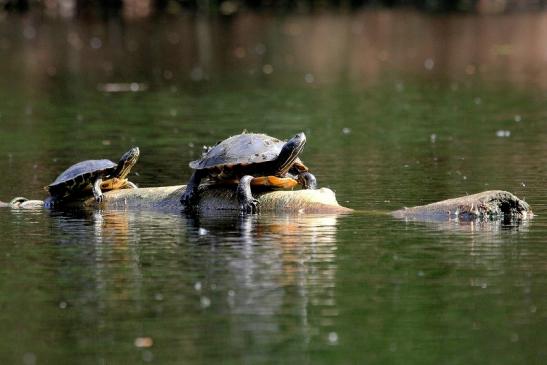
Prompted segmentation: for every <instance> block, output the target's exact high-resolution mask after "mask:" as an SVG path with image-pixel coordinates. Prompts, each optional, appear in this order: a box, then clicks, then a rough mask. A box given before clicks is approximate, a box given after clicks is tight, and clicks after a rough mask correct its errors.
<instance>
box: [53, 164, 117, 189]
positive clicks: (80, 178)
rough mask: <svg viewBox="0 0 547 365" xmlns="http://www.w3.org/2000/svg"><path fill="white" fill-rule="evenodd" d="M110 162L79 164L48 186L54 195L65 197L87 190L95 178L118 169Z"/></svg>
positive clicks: (71, 167)
mask: <svg viewBox="0 0 547 365" xmlns="http://www.w3.org/2000/svg"><path fill="white" fill-rule="evenodd" d="M116 166H117V164H116V163H114V162H112V161H110V160H87V161H82V162H78V163H77V164H74V165H72V166H70V167H69V168H68V169H66V170H65V171H63V172H62V173H61V174H60V175H59V176H58V177H57V178H56V179H55V181H54V182H52V183H51V184H49V185H48V187H47V188H48V190H49V192H50V193H51V194H52V195H63V193H64V194H67V193H70V192H73V191H77V190H80V189H84V188H86V187H87V186H88V185H89V184H91V183H92V182H93V179H94V178H95V177H101V176H106V175H108V174H110V173H112V172H114V169H115V168H116Z"/></svg>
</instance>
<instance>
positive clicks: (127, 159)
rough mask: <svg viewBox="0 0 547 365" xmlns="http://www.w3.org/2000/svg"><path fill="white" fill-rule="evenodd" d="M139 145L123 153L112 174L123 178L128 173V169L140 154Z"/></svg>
mask: <svg viewBox="0 0 547 365" xmlns="http://www.w3.org/2000/svg"><path fill="white" fill-rule="evenodd" d="M140 153H141V152H140V150H139V147H133V148H131V149H130V150H129V151H127V152H126V153H124V154H123V156H122V157H121V158H120V162H118V167H116V171H115V172H114V176H115V177H117V178H119V179H125V178H126V177H127V175H129V171H130V170H131V168H132V167H133V165H135V164H136V163H137V160H138V159H139V155H140Z"/></svg>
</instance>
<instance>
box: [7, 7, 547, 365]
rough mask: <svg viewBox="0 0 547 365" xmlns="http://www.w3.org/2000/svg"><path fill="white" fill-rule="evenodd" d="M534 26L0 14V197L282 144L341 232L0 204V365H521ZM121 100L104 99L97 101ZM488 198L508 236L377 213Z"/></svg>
mask: <svg viewBox="0 0 547 365" xmlns="http://www.w3.org/2000/svg"><path fill="white" fill-rule="evenodd" d="M545 39H547V15H546V14H544V13H536V14H528V13H527V14H516V15H506V16H481V15H463V14H461V15H436V16H432V15H424V14H421V13H416V12H412V11H400V10H397V11H385V10H374V11H372V10H371V11H363V12H357V13H351V14H335V13H318V14H315V15H303V14H296V15H284V16H274V15H270V14H268V13H263V14H256V13H241V14H238V15H236V16H232V17H216V16H210V15H185V14H183V15H179V16H176V17H173V16H163V17H155V18H150V19H133V20H121V19H118V18H114V19H108V20H93V19H84V20H81V19H80V20H78V21H76V20H74V19H66V18H61V17H60V18H51V17H49V18H48V17H43V16H40V15H36V14H33V13H26V14H23V15H20V16H19V15H18V16H2V17H0V60H1V62H0V138H1V143H0V171H1V172H2V173H1V175H0V198H1V199H2V200H9V199H10V198H12V197H13V196H18V195H23V196H27V197H29V198H44V197H45V192H44V191H43V190H42V187H43V186H45V185H47V184H49V183H50V182H51V181H52V180H53V179H54V178H55V177H56V176H57V174H58V173H59V172H60V171H62V170H63V169H65V168H66V167H67V166H69V165H70V164H72V163H74V162H77V161H79V160H83V159H90V158H109V159H114V160H115V159H117V158H118V157H119V156H121V154H122V153H123V152H124V151H125V150H127V149H128V148H129V147H130V146H133V145H138V146H139V147H140V148H141V153H142V155H141V159H140V161H139V163H138V164H137V166H136V167H135V168H134V169H133V172H132V174H131V176H130V178H131V180H132V181H134V182H135V183H137V184H138V185H139V186H164V185H174V184H181V183H184V182H185V181H186V180H187V179H188V178H189V176H190V174H191V171H190V169H189V168H188V167H187V163H188V161H190V160H192V159H195V158H197V157H198V156H199V155H200V153H201V147H202V145H205V144H207V145H209V144H212V143H215V142H216V141H218V140H220V139H223V138H225V137H227V136H229V135H231V134H235V133H239V132H241V131H242V130H244V129H246V130H248V131H255V132H265V133H268V134H271V135H274V136H276V137H280V138H287V137H290V136H291V135H293V134H294V133H296V132H299V131H304V132H306V135H307V136H308V144H307V146H306V149H305V151H304V153H303V155H302V158H303V160H304V161H305V162H306V164H307V165H309V167H310V168H311V170H312V171H313V172H314V173H315V174H316V176H317V178H318V181H319V184H320V185H321V186H326V187H330V188H332V189H333V190H335V191H336V193H337V197H338V199H339V201H340V202H341V203H342V204H343V205H346V206H349V207H351V208H354V209H356V213H354V214H351V215H344V216H324V215H319V216H315V215H312V216H286V215H269V214H262V215H259V216H253V217H246V218H240V217H233V216H220V217H201V218H199V219H198V218H197V219H187V218H185V217H184V216H182V215H179V214H173V215H169V214H163V213H156V212H147V211H143V212H139V211H129V212H125V211H84V212H65V213H58V212H57V213H50V212H47V211H41V210H39V211H11V210H2V211H0V228H1V232H2V238H1V239H0V245H1V248H2V250H1V251H2V253H1V254H0V323H2V324H3V326H4V331H3V332H2V333H3V334H2V335H0V359H1V360H2V362H4V363H21V362H22V363H25V364H32V363H75V362H77V363H127V362H132V363H134V362H156V363H180V362H184V363H211V362H223V363H272V362H280V363H296V362H300V363H314V364H316V363H362V362H370V363H419V364H424V363H432V364H433V363H435V364H436V363H441V362H442V363H463V362H472V363H481V364H482V363H493V364H494V363H495V364H498V363H515V364H522V363H530V364H531V363H542V360H543V359H544V358H545V356H546V355H547V354H546V351H547V350H546V349H545V342H546V341H547V326H546V324H547V323H546V322H547V309H546V305H547V297H546V296H545V289H546V287H547V275H546V274H547V272H546V265H545V263H546V260H547V250H546V249H545V248H544V247H543V244H544V242H545V236H546V234H547V221H545V218H544V216H545V212H546V205H545V204H546V200H545V198H544V196H545V195H546V194H545V193H546V188H545V186H546V182H547V181H546V180H547V174H546V169H545V166H546V164H547V153H546V152H545V146H546V142H547V128H546V124H545V118H546V117H547V114H546V113H547V111H546V109H545V105H546V104H545V102H546V99H547V94H546V89H547V73H546V71H545V70H547V68H545V63H546V56H545V55H547V43H546V42H545ZM120 89H121V91H120ZM489 189H503V190H508V191H511V192H513V193H515V194H516V195H518V196H519V197H521V198H525V199H526V200H527V201H528V202H529V203H530V204H531V205H532V209H533V210H534V211H535V212H536V214H537V216H536V218H534V219H533V220H531V221H524V222H511V223H502V222H457V221H456V222H421V223H420V222H403V221H399V220H395V219H392V218H391V217H390V216H389V215H387V214H385V213H386V212H388V211H389V210H392V209H397V208H400V207H402V206H412V205H417V204H424V203H429V202H433V201H436V200H441V199H445V198H449V197H455V196H460V195H465V194H468V193H469V194H470V193H475V192H479V191H483V190H489Z"/></svg>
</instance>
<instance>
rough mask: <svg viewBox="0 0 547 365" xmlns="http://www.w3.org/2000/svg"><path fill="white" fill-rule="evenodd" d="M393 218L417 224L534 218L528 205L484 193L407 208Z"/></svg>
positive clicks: (501, 193) (505, 195)
mask: <svg viewBox="0 0 547 365" xmlns="http://www.w3.org/2000/svg"><path fill="white" fill-rule="evenodd" d="M391 214H392V215H393V216H394V217H395V218H404V219H414V220H447V219H456V218H458V219H496V218H501V217H511V218H518V219H525V218H531V217H532V216H533V213H532V210H531V209H530V206H529V205H528V203H526V202H525V201H524V200H521V199H519V198H517V197H516V196H515V195H513V194H511V193H509V192H507V191H502V190H490V191H483V192H482V193H478V194H473V195H467V196H463V197H459V198H454V199H448V200H443V201H440V202H436V203H431V204H427V205H421V206H417V207H413V208H404V209H400V210H396V211H394V212H392V213H391Z"/></svg>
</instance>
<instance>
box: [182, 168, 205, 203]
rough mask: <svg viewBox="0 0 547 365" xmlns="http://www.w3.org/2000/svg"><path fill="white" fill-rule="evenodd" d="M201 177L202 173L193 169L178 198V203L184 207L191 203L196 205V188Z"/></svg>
mask: <svg viewBox="0 0 547 365" xmlns="http://www.w3.org/2000/svg"><path fill="white" fill-rule="evenodd" d="M202 178H203V173H202V172H201V171H199V170H196V171H194V173H193V174H192V177H190V180H188V183H187V184H186V190H185V191H184V193H183V194H182V196H181V198H180V203H181V204H182V205H183V207H184V208H190V207H192V206H193V205H197V201H198V188H199V183H200V182H201V179H202Z"/></svg>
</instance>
